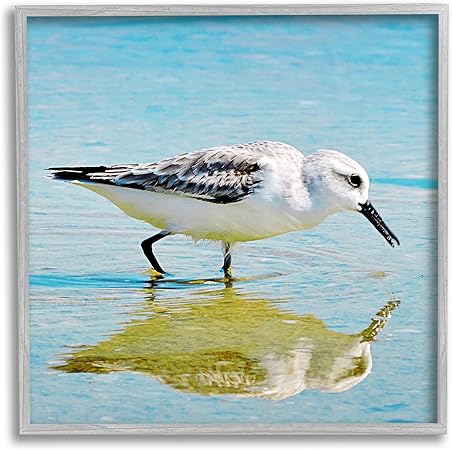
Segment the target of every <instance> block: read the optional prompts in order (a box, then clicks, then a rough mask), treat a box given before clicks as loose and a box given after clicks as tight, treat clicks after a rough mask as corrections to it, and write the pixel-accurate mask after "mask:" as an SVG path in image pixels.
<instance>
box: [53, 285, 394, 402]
mask: <svg viewBox="0 0 452 450" xmlns="http://www.w3.org/2000/svg"><path fill="white" fill-rule="evenodd" d="M155 292H156V291H154V290H152V289H149V290H148V299H147V300H148V301H147V302H146V305H145V306H144V307H143V308H142V310H140V311H138V312H137V315H136V316H135V317H134V319H132V320H131V321H130V322H128V323H127V324H125V328H124V329H123V330H122V331H121V332H119V333H117V334H114V335H112V336H110V337H109V338H108V339H107V340H105V341H102V342H99V343H98V344H96V345H93V346H89V347H83V348H81V349H80V350H78V351H76V352H75V353H73V354H71V355H66V357H65V362H64V364H62V365H59V366H56V367H54V368H55V369H58V370H61V371H65V372H73V373H74V372H92V373H99V374H102V373H110V372H118V371H135V372H140V373H144V374H146V375H149V376H151V377H153V378H155V379H157V380H158V381H159V382H161V383H164V384H166V385H168V386H171V387H172V388H174V389H177V390H179V391H183V392H190V393H197V394H203V395H223V394H233V395H236V396H240V397H261V398H268V399H273V400H279V399H284V398H287V397H290V396H293V395H296V394H298V393H300V392H302V391H304V390H305V389H317V390H320V391H325V392H343V391H347V390H349V389H351V388H353V387H354V386H356V385H357V384H359V383H360V382H361V381H363V380H364V379H365V378H366V377H367V375H368V374H369V373H370V371H371V368H372V356H371V344H372V342H374V341H375V340H376V338H377V336H378V334H379V333H380V331H381V330H382V329H383V327H384V326H385V325H386V324H387V322H388V320H389V318H390V317H391V312H392V311H393V310H394V309H395V308H397V306H398V305H399V303H400V301H399V300H395V299H392V300H389V301H388V302H387V303H386V305H384V307H383V308H381V309H380V310H379V311H378V312H377V313H376V315H375V316H374V317H373V318H372V319H371V320H370V324H369V326H368V327H366V328H365V329H364V330H362V331H361V332H358V333H356V334H344V333H339V332H337V331H333V330H330V329H328V327H327V326H326V324H325V323H324V322H323V321H321V320H319V319H317V318H315V317H314V316H312V315H299V314H297V313H295V312H292V311H289V310H284V309H282V308H281V306H282V303H283V302H277V301H274V300H272V301H270V300H267V299H264V298H262V297H259V296H258V295H252V294H249V293H247V294H244V293H243V292H242V291H241V290H238V289H235V288H224V289H221V290H215V291H209V292H202V293H201V294H200V293H199V292H198V293H197V294H196V296H193V295H187V292H185V293H184V296H182V295H181V298H177V299H173V300H172V301H169V300H163V301H162V300H157V299H156V298H155V297H154V296H155V295H156V294H155ZM278 303H280V305H279V306H278Z"/></svg>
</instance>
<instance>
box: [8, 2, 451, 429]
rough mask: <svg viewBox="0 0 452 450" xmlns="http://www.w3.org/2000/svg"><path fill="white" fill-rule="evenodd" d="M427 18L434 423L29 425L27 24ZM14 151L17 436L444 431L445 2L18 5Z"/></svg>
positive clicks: (445, 270)
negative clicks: (432, 122) (434, 84)
mask: <svg viewBox="0 0 452 450" xmlns="http://www.w3.org/2000/svg"><path fill="white" fill-rule="evenodd" d="M369 14H434V15H437V16H438V26H439V40H438V64H439V67H438V75H439V76H438V78H439V79H438V82H439V84H438V89H439V90H438V133H439V134H438V146H439V148H438V155H439V160H438V177H439V179H438V224H439V232H438V322H437V323H438V367H437V374H438V383H437V386H438V392H437V398H438V403H437V423H400V424H394V423H387V424H382V423H378V424H347V423H342V424H339V423H335V424H286V425H274V424H245V423H244V424H240V425H226V424H224V425H203V424H198V425H195V424H191V425H174V424H168V425H143V424H138V425H120V424H65V425H54V424H52V425H50V424H48V425H46V424H33V423H31V422H30V394H29V390H30V370H29V359H30V350H29V349H30V336H29V321H28V306H29V296H28V290H29V286H28V153H27V152H28V145H27V144H28V143H27V19H28V18H29V17H37V16H201V15H219V16H221V15H369ZM15 39H16V49H15V57H16V68H15V70H16V152H17V155H16V156H17V219H18V243H17V245H18V247H17V249H18V296H19V298H18V304H19V314H18V317H19V323H18V326H19V334H18V338H19V355H18V356H19V402H20V404H19V414H20V420H19V426H20V430H19V432H20V433H21V434H35V435H36V434H130V435H132V434H134V435H136V434H154V435H155V434H159V435H168V434H195V435H200V434H203V435H212V434H221V435H226V434H254V435H256V434H258V435H264V434H280V435H283V434H361V435H362V434H365V435H370V434H405V435H408V434H411V435H413V434H419V435H420V434H443V433H446V401H447V400H446V399H447V392H446V389H447V387H446V336H447V329H446V326H447V323H446V317H447V311H446V295H447V114H448V111H447V88H448V86H447V68H448V56H447V55H448V5H447V4H388V5H376V4H374V5H347V4H343V5H337V4H336V5H296V6H295V5H290V6H289V5H285V6H284V5H281V6H274V5H273V6H269V5H262V6H246V5H240V6H238V5H235V6H234V5H228V6H225V5H221V6H161V5H160V6H17V7H16V10H15Z"/></svg>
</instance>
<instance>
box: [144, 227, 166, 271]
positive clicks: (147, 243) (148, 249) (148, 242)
mask: <svg viewBox="0 0 452 450" xmlns="http://www.w3.org/2000/svg"><path fill="white" fill-rule="evenodd" d="M170 234H171V233H170V232H169V231H161V232H160V233H157V234H155V235H154V236H151V237H150V238H148V239H145V240H144V241H143V242H142V243H141V248H142V249H143V252H144V254H145V255H146V258H147V259H148V260H149V262H150V263H151V266H152V267H153V268H154V269H155V270H156V271H157V272H160V273H166V272H165V271H164V270H163V269H162V266H161V265H160V264H159V263H158V261H157V258H156V257H155V255H154V253H153V252H152V244H154V243H155V242H157V241H159V240H160V239H163V238H164V237H166V236H169V235H170Z"/></svg>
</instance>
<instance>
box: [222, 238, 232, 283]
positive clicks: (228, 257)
mask: <svg viewBox="0 0 452 450" xmlns="http://www.w3.org/2000/svg"><path fill="white" fill-rule="evenodd" d="M231 249H232V245H231V243H230V242H223V255H224V261H223V267H222V270H223V272H224V277H225V278H229V279H230V278H232V252H231Z"/></svg>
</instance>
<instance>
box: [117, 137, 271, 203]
mask: <svg viewBox="0 0 452 450" xmlns="http://www.w3.org/2000/svg"><path fill="white" fill-rule="evenodd" d="M265 150H266V143H250V144H241V145H233V146H229V147H215V148H211V149H207V150H200V151H197V152H193V153H186V154H182V155H178V156H175V157H173V158H168V159H164V160H162V161H159V162H156V163H150V164H142V165H139V166H137V167H134V168H133V169H132V170H130V171H129V172H126V173H123V174H121V175H119V176H117V177H116V178H115V180H114V183H115V184H116V185H119V186H128V187H134V188H139V189H146V190H150V191H155V192H161V193H172V194H180V195H187V196H190V197H194V198H198V199H200V200H204V201H210V202H215V203H233V202H237V201H239V200H241V199H243V198H245V197H246V196H247V195H249V194H251V193H252V192H253V191H254V190H255V189H256V188H257V187H258V186H259V184H260V183H261V182H262V181H263V173H262V159H263V157H264V156H266V154H267V152H266V151H265Z"/></svg>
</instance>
